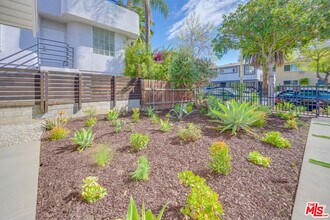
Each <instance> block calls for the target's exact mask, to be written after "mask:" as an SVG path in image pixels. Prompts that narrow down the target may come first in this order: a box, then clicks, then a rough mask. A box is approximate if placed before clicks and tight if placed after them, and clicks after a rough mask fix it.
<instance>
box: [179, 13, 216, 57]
mask: <svg viewBox="0 0 330 220" xmlns="http://www.w3.org/2000/svg"><path fill="white" fill-rule="evenodd" d="M213 30H214V26H213V25H212V24H211V23H207V24H202V23H201V21H200V18H199V16H197V15H196V14H195V13H193V14H192V15H190V16H189V17H188V18H187V20H186V21H185V24H184V26H183V28H182V29H181V31H180V32H179V34H178V37H177V38H178V44H179V46H180V47H184V48H189V49H190V50H191V51H192V52H193V56H194V57H199V58H206V57H208V58H211V59H212V58H213V57H214V51H213V47H212V39H213V38H214V34H213V33H214V32H213Z"/></svg>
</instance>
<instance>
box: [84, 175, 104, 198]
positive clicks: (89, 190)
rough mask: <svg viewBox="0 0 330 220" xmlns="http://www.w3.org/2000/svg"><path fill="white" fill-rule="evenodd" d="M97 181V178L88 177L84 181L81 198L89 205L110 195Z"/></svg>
mask: <svg viewBox="0 0 330 220" xmlns="http://www.w3.org/2000/svg"><path fill="white" fill-rule="evenodd" d="M97 181H98V178H97V177H96V176H89V177H86V178H85V179H83V181H82V182H83V185H82V193H81V196H82V198H83V199H84V200H85V201H87V202H89V203H94V202H96V201H98V200H100V199H102V198H103V197H104V196H106V195H107V194H108V193H107V189H106V188H104V187H102V186H100V185H99V184H98V183H97Z"/></svg>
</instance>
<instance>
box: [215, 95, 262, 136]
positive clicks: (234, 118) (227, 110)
mask: <svg viewBox="0 0 330 220" xmlns="http://www.w3.org/2000/svg"><path fill="white" fill-rule="evenodd" d="M218 105H219V108H220V109H221V110H220V111H219V110H215V109H211V112H212V114H213V115H214V116H216V117H217V118H219V119H220V120H213V121H214V122H218V123H220V124H223V126H219V128H221V129H222V131H225V130H231V133H232V134H233V135H236V133H237V131H240V129H243V130H245V131H246V132H250V133H252V131H251V128H250V126H251V125H253V123H255V122H256V121H258V120H259V117H260V114H259V112H256V111H255V110H256V106H253V105H250V104H249V103H246V102H243V103H238V102H236V101H235V100H231V102H227V103H226V104H222V103H220V102H218Z"/></svg>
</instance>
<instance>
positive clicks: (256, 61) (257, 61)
mask: <svg viewBox="0 0 330 220" xmlns="http://www.w3.org/2000/svg"><path fill="white" fill-rule="evenodd" d="M285 58H286V51H284V50H281V51H278V52H276V53H275V55H274V56H273V57H272V63H273V64H274V65H275V66H276V67H278V66H282V65H284V61H285ZM243 60H244V62H245V63H246V64H249V65H252V66H253V67H255V68H260V67H261V68H262V90H263V94H264V95H267V89H268V74H269V73H268V70H267V66H266V62H265V60H264V57H263V56H262V54H261V52H255V53H254V54H246V53H245V54H244V52H243Z"/></svg>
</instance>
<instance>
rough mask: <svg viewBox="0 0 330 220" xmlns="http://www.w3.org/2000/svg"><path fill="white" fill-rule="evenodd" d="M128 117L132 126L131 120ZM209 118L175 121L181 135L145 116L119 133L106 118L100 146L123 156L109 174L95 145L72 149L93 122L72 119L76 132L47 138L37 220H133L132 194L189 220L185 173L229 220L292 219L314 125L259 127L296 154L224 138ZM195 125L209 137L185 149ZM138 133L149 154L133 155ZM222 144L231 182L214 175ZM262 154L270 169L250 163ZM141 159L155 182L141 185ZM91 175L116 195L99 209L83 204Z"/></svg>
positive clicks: (248, 139)
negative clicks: (214, 150) (196, 178)
mask: <svg viewBox="0 0 330 220" xmlns="http://www.w3.org/2000/svg"><path fill="white" fill-rule="evenodd" d="M121 118H122V119H125V120H127V121H130V115H127V116H124V117H121ZM209 120H210V118H209V117H207V116H203V115H200V114H198V113H194V114H192V115H190V116H188V117H186V118H185V119H184V120H182V121H174V122H173V124H174V126H173V127H174V128H173V130H172V131H170V132H168V133H162V132H160V131H159V130H158V128H159V125H154V124H152V123H151V120H150V118H147V117H142V118H141V121H140V122H139V123H135V124H131V125H127V126H126V127H125V129H124V131H123V132H121V133H114V131H113V126H111V123H110V122H108V121H106V120H105V119H104V116H102V115H100V116H99V117H98V122H97V124H96V125H95V126H94V127H93V131H94V132H95V141H94V143H95V144H98V143H108V144H109V145H110V147H111V148H112V149H113V150H114V151H115V152H116V155H115V158H114V160H113V161H112V162H111V163H110V164H109V165H108V166H107V167H105V168H99V167H98V166H97V165H96V164H95V162H94V160H93V158H92V153H93V151H94V149H93V147H91V148H88V149H87V150H85V151H83V152H78V151H76V146H75V145H74V144H73V143H72V140H71V139H72V135H73V133H74V132H75V131H77V130H79V129H80V128H82V127H84V124H85V121H86V118H80V119H74V120H71V121H69V122H68V123H67V124H66V127H67V128H68V129H70V130H71V134H70V135H69V137H67V138H65V139H63V140H59V141H49V140H48V135H49V134H48V133H47V132H46V133H45V134H44V137H43V142H42V146H41V156H40V157H41V158H40V172H39V188H38V200H37V219H43V220H44V219H111V220H115V219H118V218H122V219H125V215H126V212H127V207H128V204H129V198H130V196H131V195H132V196H133V197H134V200H135V202H136V203H137V204H138V206H139V207H141V204H142V202H144V203H145V206H146V207H147V208H150V209H151V210H153V212H154V213H158V211H159V210H160V209H161V208H162V206H163V205H164V204H165V203H168V207H167V209H166V211H165V214H164V216H163V219H184V216H182V214H181V212H180V209H181V208H182V207H183V206H184V205H185V200H186V198H187V195H188V193H189V189H188V188H186V187H184V186H182V185H179V181H178V178H177V175H178V172H182V171H185V170H191V171H193V172H194V173H195V174H198V175H200V176H202V177H203V178H205V179H206V180H207V184H209V185H210V186H211V188H212V189H213V190H215V191H216V192H217V193H218V194H219V195H220V201H221V203H222V206H223V209H224V212H225V214H224V215H223V216H222V219H290V216H291V213H292V209H293V203H294V199H295V193H296V188H297V183H298V178H299V172H300V168H301V163H302V158H303V153H304V148H305V143H306V139H307V134H308V128H309V123H310V119H308V118H302V119H300V120H301V121H303V122H304V125H303V126H300V128H299V130H289V129H285V128H283V125H284V123H285V121H284V120H281V119H279V118H277V117H275V116H271V117H270V118H269V120H268V125H267V126H266V127H265V128H256V129H255V130H256V133H257V134H258V135H259V136H261V135H262V134H263V133H264V132H266V131H271V130H273V131H280V132H282V134H283V136H284V137H286V138H288V139H289V140H290V141H291V143H292V148H289V149H278V148H275V147H273V146H271V145H269V144H266V143H263V142H261V141H260V140H258V139H256V138H254V137H252V136H251V135H248V134H246V133H243V132H239V134H238V135H237V136H231V135H230V133H229V132H224V133H220V131H218V130H215V129H214V126H215V125H216V124H215V123H212V122H210V121H209ZM188 122H193V123H195V124H196V125H197V126H199V127H200V128H201V129H202V131H203V137H202V138H201V139H200V140H199V141H197V142H195V143H186V144H185V143H180V140H179V139H178V137H177V131H178V129H179V128H178V127H179V126H185V125H186V124H187V123H188ZM132 131H134V132H139V133H144V134H148V135H149V139H150V141H149V145H148V147H147V148H146V149H144V150H142V151H140V152H137V153H136V152H132V151H131V150H130V147H129V136H130V134H131V133H132ZM216 141H225V142H226V143H228V144H229V146H230V147H231V155H232V158H233V160H232V170H231V172H230V174H229V175H227V176H222V175H217V174H214V173H212V172H211V171H210V170H209V169H208V168H207V161H208V148H209V146H210V145H211V144H212V143H213V142H216ZM255 150H258V151H259V152H260V153H262V154H263V155H265V156H270V157H271V159H272V162H271V167H270V168H264V167H260V166H257V165H254V164H251V163H249V162H248V161H247V160H246V157H247V155H248V153H249V152H251V151H255ZM141 155H147V157H148V159H149V162H150V168H151V172H150V179H149V180H148V181H145V182H135V181H132V180H131V178H130V173H131V172H132V171H134V170H135V168H136V164H137V158H138V157H139V156H141ZM87 176H98V177H99V181H98V182H99V183H100V185H102V186H104V187H106V188H107V190H108V195H107V196H106V197H105V198H103V199H101V200H99V201H98V202H96V203H94V204H88V203H86V202H84V201H82V199H81V196H80V194H81V185H82V182H81V181H82V179H84V178H85V177H87Z"/></svg>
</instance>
